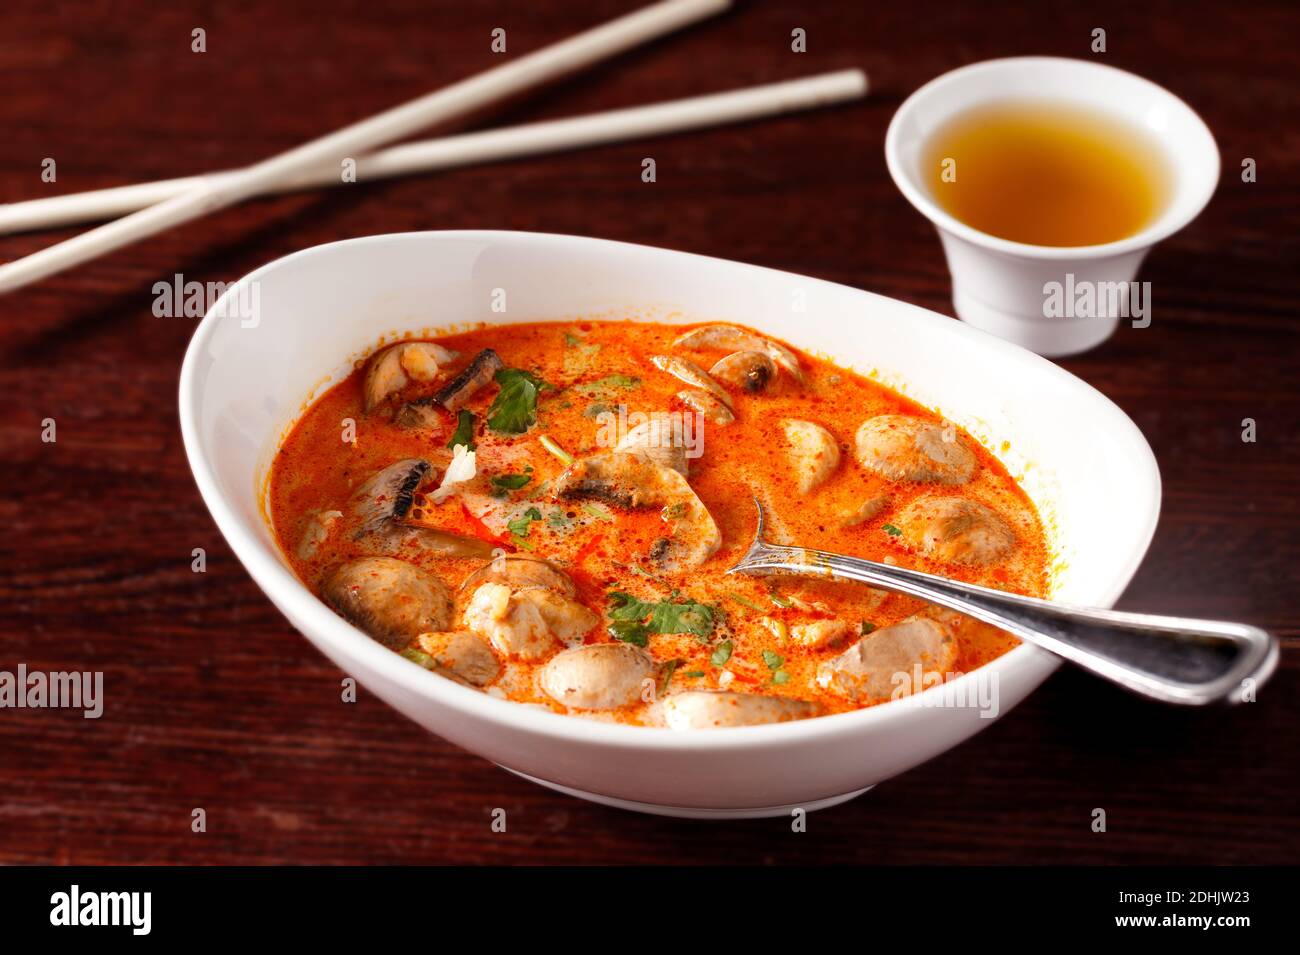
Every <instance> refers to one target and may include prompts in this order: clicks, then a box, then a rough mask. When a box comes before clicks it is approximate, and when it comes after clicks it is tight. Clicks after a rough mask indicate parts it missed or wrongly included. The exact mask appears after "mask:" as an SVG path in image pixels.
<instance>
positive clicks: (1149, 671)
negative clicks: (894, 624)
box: [728, 540, 1278, 706]
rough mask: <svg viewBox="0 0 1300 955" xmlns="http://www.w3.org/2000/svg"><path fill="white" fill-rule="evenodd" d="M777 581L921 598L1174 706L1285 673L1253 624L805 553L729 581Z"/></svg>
mask: <svg viewBox="0 0 1300 955" xmlns="http://www.w3.org/2000/svg"><path fill="white" fill-rule="evenodd" d="M772 572H780V573H790V574H802V575H807V576H815V577H826V576H831V577H840V578H844V579H847V580H856V581H859V582H861V583H864V584H870V585H871V586H873V587H880V588H882V589H885V590H893V591H897V592H899V593H904V594H908V595H909V596H912V597H919V598H921V599H922V600H927V601H929V602H930V603H934V604H938V605H940V606H942V607H947V608H949V609H950V610H956V611H958V612H959V613H963V614H966V615H967V616H969V617H974V618H975V619H977V620H982V621H984V622H985V623H988V624H992V625H993V626H995V627H999V628H1001V629H1003V630H1006V631H1008V632H1010V633H1012V634H1014V635H1015V636H1017V637H1019V638H1021V639H1022V640H1027V641H1029V642H1030V643H1034V644H1037V645H1038V646H1040V647H1043V648H1044V649H1046V650H1050V651H1051V652H1052V653H1055V654H1056V655H1057V656H1061V657H1064V658H1065V659H1067V660H1070V661H1071V662H1073V663H1076V664H1078V665H1079V666H1081V667H1083V668H1084V669H1086V670H1090V671H1092V672H1093V673H1095V674H1097V675H1098V676H1100V677H1102V678H1103V679H1106V680H1110V681H1111V682H1112V683H1117V684H1119V685H1120V686H1122V687H1125V688H1126V689H1129V690H1132V691H1134V692H1136V693H1139V694H1141V695H1143V696H1148V697H1152V698H1153V699H1157V700H1162V701H1164V702H1166V703H1180V704H1184V705H1193V706H1194V705H1203V704H1206V703H1214V702H1219V701H1228V702H1240V700H1241V699H1242V696H1243V693H1246V691H1247V688H1248V687H1250V686H1251V684H1250V683H1248V682H1247V681H1253V685H1254V686H1255V687H1258V686H1259V685H1260V684H1262V683H1263V682H1264V681H1265V680H1266V679H1268V677H1269V675H1270V674H1271V673H1272V672H1273V669H1274V667H1275V666H1276V665H1277V656H1278V647H1277V638H1276V637H1274V636H1273V635H1272V634H1270V633H1268V632H1267V631H1264V630H1261V629H1259V628H1258V627H1252V626H1249V625H1247V624H1241V623H1227V622H1222V621H1217V620H1195V619H1190V618H1187V617H1163V616H1156V615H1154V614H1143V613H1126V612H1121V611H1117V610H1094V609H1090V608H1086V607H1073V606H1070V605H1068V604H1057V603H1050V602H1048V601H1046V600H1037V599H1035V598H1033V597H1022V596H1020V595H1018V594H1009V593H1005V592H1003V591H1001V590H993V589H991V588H988V587H980V586H977V585H975V584H967V583H962V582H961V581H958V580H951V579H949V578H947V577H938V576H935V575H934V574H927V573H923V572H922V571H919V570H909V569H906V568H903V567H894V566H892V565H890V564H881V563H877V562H876V561H871V560H863V559H861V558H858V557H845V556H842V555H840V554H831V553H828V552H826V551H820V550H812V549H808V548H803V547H785V546H780V545H775V544H768V543H766V542H764V541H762V540H758V541H755V543H754V546H753V547H751V548H750V550H749V552H748V553H747V554H746V555H745V556H744V558H743V559H742V560H741V561H740V563H738V564H737V565H736V566H735V567H733V568H731V570H729V571H728V573H772ZM1247 695H1249V694H1247Z"/></svg>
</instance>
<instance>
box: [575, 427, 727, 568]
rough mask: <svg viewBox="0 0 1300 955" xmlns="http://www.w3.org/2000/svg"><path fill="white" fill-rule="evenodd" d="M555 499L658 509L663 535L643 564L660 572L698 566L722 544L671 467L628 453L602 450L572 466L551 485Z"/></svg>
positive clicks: (710, 519)
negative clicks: (665, 530) (665, 528)
mask: <svg viewBox="0 0 1300 955" xmlns="http://www.w3.org/2000/svg"><path fill="white" fill-rule="evenodd" d="M554 487H555V496H556V497H557V498H584V497H587V498H597V499H599V500H603V501H607V502H608V503H610V504H613V505H615V506H616V507H626V508H642V507H661V508H663V518H664V521H665V523H666V524H668V526H669V532H668V536H667V537H664V538H661V539H660V540H657V541H655V543H654V545H653V546H652V547H651V548H650V553H649V555H648V556H649V559H650V560H651V561H652V562H654V563H656V564H658V566H659V567H660V568H661V569H662V570H665V571H668V572H674V571H679V570H685V569H689V568H692V567H698V566H699V565H700V564H702V563H704V562H705V561H706V560H708V559H709V557H711V556H712V555H713V553H714V552H715V551H716V550H717V549H718V547H720V546H721V544H722V534H721V533H720V532H719V531H718V525H717V523H715V522H714V520H713V515H711V514H710V513H709V511H708V508H706V507H705V506H704V504H703V503H702V502H701V501H700V499H699V498H698V497H697V496H696V495H695V492H694V491H693V490H691V486H690V485H689V484H687V483H686V478H684V477H682V476H681V475H680V474H678V473H677V472H676V471H674V470H673V469H672V468H666V467H664V466H663V465H662V464H656V463H655V462H654V461H651V460H650V459H649V458H648V457H646V456H645V455H643V454H639V453H637V452H632V451H605V452H602V453H600V454H595V455H592V456H591V457H589V458H583V459H581V460H579V461H575V462H573V464H571V465H569V467H568V468H566V469H565V470H564V472H563V473H561V474H560V476H559V477H558V478H556V481H555V485H554Z"/></svg>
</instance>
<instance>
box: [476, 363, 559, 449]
mask: <svg viewBox="0 0 1300 955" xmlns="http://www.w3.org/2000/svg"><path fill="white" fill-rule="evenodd" d="M495 378H496V383H497V384H498V385H500V386H501V390H500V391H498V392H497V396H496V397H495V398H493V399H492V405H491V407H489V408H488V427H489V428H491V429H492V430H493V431H499V432H501V433H502V434H523V433H524V432H525V431H527V430H528V429H529V428H531V427H532V426H533V425H535V424H536V423H537V392H538V390H540V389H542V388H545V387H547V385H546V382H544V381H542V379H540V378H538V377H537V376H536V375H534V374H533V373H532V372H528V371H523V370H522V369H519V368H502V369H501V370H500V371H498V372H497V373H496V376H495Z"/></svg>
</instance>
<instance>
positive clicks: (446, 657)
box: [415, 630, 501, 686]
mask: <svg viewBox="0 0 1300 955" xmlns="http://www.w3.org/2000/svg"><path fill="white" fill-rule="evenodd" d="M415 642H416V644H417V645H418V646H419V648H420V649H421V650H423V651H424V652H425V653H427V654H428V655H429V656H431V657H433V662H434V663H435V664H437V669H436V670H435V671H434V672H436V673H440V674H441V675H443V676H445V677H449V678H451V679H453V680H455V681H456V682H458V683H465V684H468V685H469V686H487V685H488V684H489V683H492V682H493V681H495V680H496V679H497V677H499V676H500V675H501V664H500V662H499V661H498V660H497V658H496V654H494V653H493V652H492V648H491V647H489V646H488V645H487V644H486V643H485V642H484V641H483V638H482V637H480V636H479V635H478V634H477V633H474V632H472V631H470V630H452V631H449V632H445V633H422V634H420V635H419V636H418V637H416V641H415Z"/></svg>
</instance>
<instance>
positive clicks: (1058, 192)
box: [922, 101, 1170, 246]
mask: <svg viewBox="0 0 1300 955" xmlns="http://www.w3.org/2000/svg"><path fill="white" fill-rule="evenodd" d="M922 161H923V162H924V163H925V166H924V168H925V169H926V170H927V174H926V178H927V181H928V183H929V186H930V191H931V193H932V195H933V196H934V198H935V201H937V202H938V203H939V205H940V206H942V207H943V208H944V210H946V211H947V212H948V213H949V214H950V215H952V216H954V217H955V218H957V219H960V220H961V221H962V222H964V223H965V224H966V225H968V226H971V227H972V228H975V229H979V230H980V231H981V232H987V233H988V234H990V235H994V236H998V237H999V238H1003V239H1010V240H1012V241H1015V242H1025V243H1029V244H1031V245H1054V246H1079V245H1098V244H1100V243H1103V242H1114V241H1116V240H1119V239H1124V238H1127V237H1128V236H1131V235H1135V234H1136V233H1138V232H1141V231H1142V230H1143V229H1145V228H1146V227H1147V226H1148V225H1149V224H1150V223H1151V222H1152V221H1154V219H1155V218H1156V217H1157V216H1158V215H1159V214H1160V212H1161V211H1162V210H1163V208H1164V205H1165V202H1166V200H1167V197H1168V194H1169V191H1170V175H1169V166H1168V163H1167V160H1166V159H1165V156H1164V153H1163V151H1162V148H1161V146H1160V145H1159V144H1158V143H1157V142H1156V141H1155V139H1154V137H1153V136H1151V134H1149V133H1147V132H1146V131H1144V130H1142V129H1139V128H1138V127H1136V126H1133V125H1130V124H1129V123H1127V122H1125V121H1123V120H1119V119H1116V118H1114V117H1111V116H1108V115H1106V114H1104V113H1101V112H1098V111H1096V110H1092V109H1087V108H1082V107H1078V106H1073V105H1069V104H1064V103H1055V102H1045V101H1044V102H1034V101H1027V102H1003V103H995V104H989V105H987V106H980V107H976V108H974V109H971V110H968V111H966V112H964V113H961V114H959V115H957V116H955V117H954V118H953V119H951V120H949V121H948V122H947V123H946V124H945V125H943V126H942V127H940V128H939V129H938V130H937V131H936V133H935V134H934V136H933V137H931V139H930V142H929V143H928V145H927V146H926V150H925V154H924V156H923V157H922Z"/></svg>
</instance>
